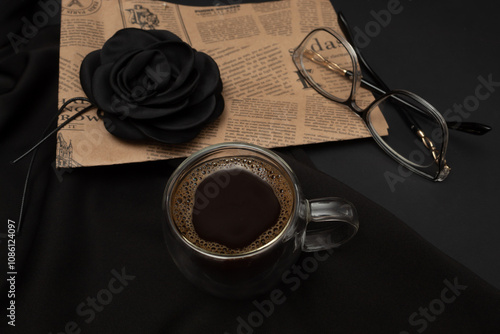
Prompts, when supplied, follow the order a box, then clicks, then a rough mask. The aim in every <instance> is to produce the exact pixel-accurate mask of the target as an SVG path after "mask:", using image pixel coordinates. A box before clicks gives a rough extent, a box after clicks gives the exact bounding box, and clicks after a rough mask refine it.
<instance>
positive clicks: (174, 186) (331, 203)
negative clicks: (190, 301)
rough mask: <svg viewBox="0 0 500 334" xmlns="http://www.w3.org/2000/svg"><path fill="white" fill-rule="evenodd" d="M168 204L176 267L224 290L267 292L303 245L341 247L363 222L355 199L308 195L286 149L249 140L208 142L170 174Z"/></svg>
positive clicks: (168, 236) (242, 294) (223, 293)
mask: <svg viewBox="0 0 500 334" xmlns="http://www.w3.org/2000/svg"><path fill="white" fill-rule="evenodd" d="M163 210H164V213H165V216H166V219H165V223H164V235H165V240H166V244H167V248H168V250H169V252H170V254H171V256H172V258H173V260H174V262H175V263H176V265H177V267H178V268H179V269H180V271H181V272H182V273H183V274H184V275H185V276H186V277H187V278H188V279H189V280H190V281H191V282H192V283H194V284H195V285H196V286H198V287H200V288H201V289H203V290H205V291H207V292H209V293H211V294H213V295H216V296H219V297H224V298H250V297H253V296H257V295H259V294H263V293H266V292H268V291H269V290H271V289H272V288H273V286H275V285H276V284H278V283H279V282H280V280H281V276H282V275H283V273H284V272H285V271H286V270H287V269H289V268H290V266H291V265H292V264H293V263H294V262H296V261H297V259H298V257H299V255H300V254H301V252H302V251H305V252H314V251H320V250H327V249H330V248H335V247H338V246H340V245H342V244H343V243H345V242H347V241H348V240H350V239H351V238H352V237H353V236H354V235H355V234H356V232H357V230H358V228H359V222H358V218H357V214H356V209H355V208H354V206H353V205H352V204H351V203H349V202H347V201H346V200H343V199H341V198H336V197H327V198H320V199H313V200H308V199H306V198H304V196H303V194H302V192H301V189H300V186H299V182H298V180H297V177H296V176H295V174H294V172H293V171H292V169H291V168H290V167H289V166H288V164H287V163H286V162H285V161H284V160H283V159H282V158H281V157H280V156H279V155H277V154H275V153H274V152H272V151H270V150H267V149H264V148H261V147H258V146H255V145H250V144H246V143H223V144H217V145H213V146H209V147H207V148H205V149H202V150H200V151H198V152H197V153H194V154H193V155H192V156H190V157H188V158H187V159H185V160H184V161H183V162H182V163H181V164H180V165H179V167H178V168H177V169H176V170H175V171H174V173H173V174H172V176H171V177H170V179H169V180H168V182H167V185H166V188H165V193H164V198H163Z"/></svg>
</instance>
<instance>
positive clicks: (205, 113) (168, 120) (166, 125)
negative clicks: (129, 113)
mask: <svg viewBox="0 0 500 334" xmlns="http://www.w3.org/2000/svg"><path fill="white" fill-rule="evenodd" d="M215 106H216V98H215V96H213V95H212V96H210V97H208V98H207V99H205V100H203V101H202V102H201V103H199V104H196V105H194V106H191V107H186V108H185V109H183V110H182V111H180V112H178V113H175V114H174V115H171V116H167V117H160V118H155V119H153V120H151V121H148V122H147V123H146V122H144V124H146V125H149V126H154V127H157V128H159V129H162V130H185V129H189V128H192V127H196V126H199V125H202V124H203V123H205V122H206V121H207V120H209V119H210V117H211V116H212V113H213V111H214V109H215Z"/></svg>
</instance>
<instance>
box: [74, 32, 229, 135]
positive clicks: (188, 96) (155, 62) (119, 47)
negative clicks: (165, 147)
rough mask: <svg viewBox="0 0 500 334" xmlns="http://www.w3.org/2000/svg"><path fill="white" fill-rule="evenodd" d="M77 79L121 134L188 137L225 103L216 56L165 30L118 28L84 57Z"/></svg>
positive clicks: (110, 126) (112, 130)
mask: <svg viewBox="0 0 500 334" xmlns="http://www.w3.org/2000/svg"><path fill="white" fill-rule="evenodd" d="M80 81H81V85H82V87H83V90H84V92H85V94H86V95H87V97H88V98H89V99H90V100H91V101H92V103H93V104H94V105H96V106H97V107H98V109H99V110H100V112H99V114H100V116H101V117H103V118H104V120H105V122H104V124H105V126H106V129H107V130H108V131H109V132H110V133H112V134H113V135H115V136H117V137H121V138H127V139H134V140H136V139H147V138H151V139H154V140H157V141H160V142H164V143H182V142H186V141H189V140H191V139H193V138H194V137H196V135H197V134H198V133H199V132H200V130H201V128H202V127H203V126H204V125H205V124H207V123H209V122H211V121H213V120H215V119H216V118H217V117H218V116H219V115H220V114H221V113H222V110H223V109H224V99H223V98H222V95H221V93H222V81H221V78H220V73H219V68H218V67H217V64H216V63H215V61H214V60H213V59H212V58H211V57H210V56H208V55H206V54H205V53H202V52H198V51H196V50H194V49H193V48H191V46H189V45H188V44H186V43H184V42H183V41H182V40H181V39H180V38H179V37H177V36H176V35H175V34H173V33H171V32H169V31H166V30H141V29H134V28H127V29H122V30H119V31H118V32H117V33H116V34H115V35H114V36H113V37H111V38H110V39H109V40H107V41H106V43H105V44H104V46H103V47H102V49H101V50H96V51H93V52H91V53H89V54H88V55H87V56H86V57H85V59H84V60H83V62H82V65H81V68H80Z"/></svg>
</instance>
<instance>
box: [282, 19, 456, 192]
mask: <svg viewBox="0 0 500 334" xmlns="http://www.w3.org/2000/svg"><path fill="white" fill-rule="evenodd" d="M321 30H323V31H325V32H327V33H329V34H331V35H333V36H334V37H335V38H336V39H337V40H338V41H339V42H340V43H342V45H343V46H344V47H345V49H346V50H347V53H348V54H349V56H350V58H351V61H352V65H353V67H352V73H351V75H350V78H351V81H352V85H351V92H350V95H349V97H348V98H347V99H341V98H339V97H336V96H334V95H332V94H330V93H329V92H327V91H325V90H324V89H322V88H321V86H320V85H319V84H318V83H316V82H315V81H314V80H313V79H312V78H311V77H310V75H309V73H308V71H307V70H306V68H305V67H304V66H303V65H302V58H301V55H303V53H304V52H303V51H304V49H305V48H306V46H305V44H306V41H307V40H308V39H309V36H311V35H312V34H314V33H316V32H318V31H321ZM292 59H293V63H294V65H295V67H296V68H297V70H298V72H299V74H300V75H301V76H302V77H303V78H304V79H305V80H306V81H307V83H308V84H309V85H310V86H311V87H312V88H314V90H316V91H317V92H318V93H320V94H321V95H322V96H324V97H326V98H327V99H329V100H332V101H334V102H337V103H340V104H342V105H345V106H347V107H349V109H351V111H353V112H354V113H355V114H356V115H357V116H359V117H360V118H361V119H362V120H363V121H364V123H365V125H366V127H367V128H368V131H369V132H370V133H371V135H372V137H373V139H374V140H375V142H376V143H377V144H378V145H379V146H380V147H381V148H382V149H383V150H384V151H385V152H386V153H387V154H388V155H389V156H391V157H392V158H393V159H394V160H396V161H397V162H398V163H399V164H400V165H402V166H404V167H406V168H408V169H409V170H410V171H412V172H413V173H415V174H417V175H420V176H423V177H424V178H427V179H430V180H432V181H435V182H440V181H443V180H444V179H445V178H446V177H447V176H448V174H449V173H450V171H451V168H450V167H449V166H448V165H447V164H446V159H445V155H446V150H447V147H448V126H447V125H446V121H445V120H444V118H443V116H442V115H441V114H440V113H439V112H438V111H437V110H436V109H435V108H434V107H433V106H432V105H431V104H430V103H429V102H427V101H426V100H424V99H423V98H421V97H420V96H418V95H416V94H414V93H412V92H409V91H406V90H400V89H398V90H391V91H389V92H385V93H384V94H383V95H381V96H379V97H377V98H375V100H374V101H372V102H371V103H370V104H369V105H368V106H367V107H366V108H361V107H360V106H359V105H358V104H357V103H356V92H357V90H358V89H359V88H360V87H361V81H362V74H361V67H360V63H359V61H358V56H357V52H356V51H355V50H354V48H353V46H352V45H351V44H350V43H349V42H348V41H347V40H346V39H345V38H344V37H343V36H342V35H340V34H339V33H337V32H336V31H335V30H333V29H331V28H328V27H320V28H316V29H313V30H312V31H311V32H309V33H308V34H307V35H306V37H305V38H304V39H303V40H302V42H301V43H300V44H299V46H298V47H296V48H295V49H293V52H292ZM299 64H300V65H299ZM396 94H398V95H405V96H407V97H410V98H412V99H414V100H415V101H417V102H418V103H420V104H422V106H423V107H425V108H426V109H427V111H428V114H429V115H430V116H432V117H433V118H434V119H435V120H436V122H437V123H438V124H439V126H440V129H441V131H442V144H441V149H440V152H439V154H438V156H437V159H436V161H435V163H436V164H437V165H438V172H437V173H435V175H431V174H430V173H426V172H424V171H422V170H419V169H417V167H421V166H420V165H418V164H416V163H414V162H412V161H410V160H408V159H406V158H405V157H403V156H401V155H400V154H399V153H397V152H396V151H395V150H394V149H393V148H392V147H390V146H389V145H388V144H386V143H385V141H384V140H383V139H382V138H381V137H380V135H379V134H378V133H377V131H376V130H375V128H374V127H373V125H372V124H371V122H370V120H369V119H368V116H369V113H370V112H371V111H372V110H374V109H375V108H376V106H378V105H379V104H380V103H381V102H383V101H384V100H386V99H388V98H390V97H391V96H393V95H396ZM413 108H414V109H416V110H418V111H420V110H419V108H417V107H416V106H413ZM421 112H422V111H421ZM420 132H421V134H422V135H421V134H419V136H420V139H421V140H422V142H423V143H424V145H425V146H426V147H427V148H428V149H430V148H429V147H428V145H432V146H433V143H432V141H431V140H430V139H429V138H428V137H427V136H425V134H424V133H423V132H422V131H420ZM416 166H417V167H416Z"/></svg>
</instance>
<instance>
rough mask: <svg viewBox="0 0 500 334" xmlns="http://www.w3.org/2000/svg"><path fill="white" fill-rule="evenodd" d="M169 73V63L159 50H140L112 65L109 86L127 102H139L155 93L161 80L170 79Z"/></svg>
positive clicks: (161, 83)
mask: <svg viewBox="0 0 500 334" xmlns="http://www.w3.org/2000/svg"><path fill="white" fill-rule="evenodd" d="M158 70H161V71H162V72H161V73H159V72H158ZM160 74H161V76H160ZM170 74H171V71H170V66H169V63H168V61H167V60H166V59H165V57H164V56H163V54H162V53H161V52H158V51H155V50H149V51H142V52H138V53H133V54H131V55H129V56H128V57H123V58H121V59H120V60H119V61H117V62H116V63H115V64H114V65H113V69H112V71H111V86H112V87H113V90H114V91H115V92H116V93H117V94H122V95H123V97H124V98H125V99H127V101H128V102H131V103H139V102H141V101H143V100H145V99H147V98H148V97H151V96H155V95H157V93H158V89H159V87H161V85H163V84H164V83H163V81H167V82H168V81H169V80H170Z"/></svg>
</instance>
